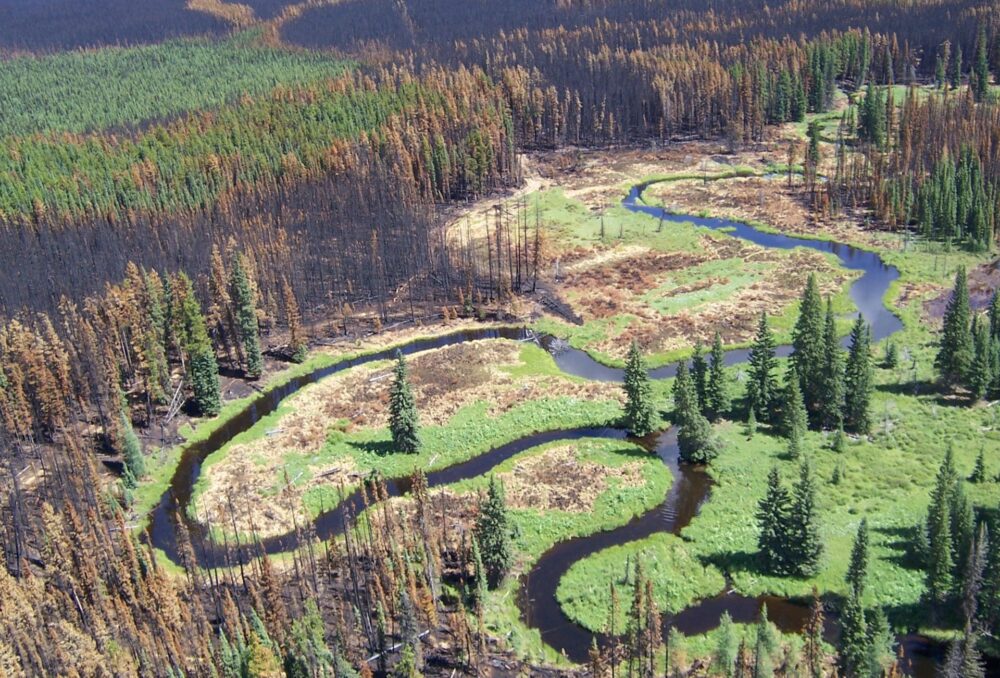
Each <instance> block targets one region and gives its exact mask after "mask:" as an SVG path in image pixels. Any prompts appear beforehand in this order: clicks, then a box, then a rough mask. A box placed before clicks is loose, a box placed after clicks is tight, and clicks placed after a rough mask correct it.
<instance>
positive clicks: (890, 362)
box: [882, 340, 899, 370]
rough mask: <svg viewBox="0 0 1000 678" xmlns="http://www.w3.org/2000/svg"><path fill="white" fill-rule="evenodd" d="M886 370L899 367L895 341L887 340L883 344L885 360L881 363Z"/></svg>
mask: <svg viewBox="0 0 1000 678" xmlns="http://www.w3.org/2000/svg"><path fill="white" fill-rule="evenodd" d="M882 364H883V365H885V368H886V369H887V370H894V369H896V368H897V367H899V349H898V348H896V342H894V341H892V340H889V341H888V342H886V344H885V360H884V361H883V363H882Z"/></svg>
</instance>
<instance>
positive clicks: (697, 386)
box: [691, 341, 708, 413]
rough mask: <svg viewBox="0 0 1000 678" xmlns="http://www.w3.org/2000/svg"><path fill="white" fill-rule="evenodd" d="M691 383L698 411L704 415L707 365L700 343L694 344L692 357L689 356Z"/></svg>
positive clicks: (706, 405) (706, 399)
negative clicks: (695, 395) (696, 398)
mask: <svg viewBox="0 0 1000 678" xmlns="http://www.w3.org/2000/svg"><path fill="white" fill-rule="evenodd" d="M691 381H692V382H693V383H694V390H695V393H696V394H697V396H698V409H699V411H701V412H702V413H704V412H705V411H706V410H707V409H708V363H707V362H706V361H705V349H704V348H703V347H702V345H701V342H700V341H699V342H698V343H697V344H695V346H694V355H692V356H691Z"/></svg>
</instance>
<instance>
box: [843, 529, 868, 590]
mask: <svg viewBox="0 0 1000 678" xmlns="http://www.w3.org/2000/svg"><path fill="white" fill-rule="evenodd" d="M867 579H868V519H867V518H862V519H861V524H860V525H858V533H857V534H856V535H855V536H854V546H853V547H851V562H850V564H849V565H848V566H847V576H846V580H847V584H848V585H849V586H850V587H851V592H852V593H853V594H854V595H856V596H857V597H858V598H861V597H862V596H863V595H864V593H865V584H866V582H867Z"/></svg>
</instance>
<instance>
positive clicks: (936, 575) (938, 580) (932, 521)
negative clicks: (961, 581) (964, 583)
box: [926, 446, 956, 604]
mask: <svg viewBox="0 0 1000 678" xmlns="http://www.w3.org/2000/svg"><path fill="white" fill-rule="evenodd" d="M955 483H956V479H955V471H954V465H953V463H952V451H951V447H950V446H949V448H948V451H947V452H946V453H945V459H944V462H943V463H942V464H941V468H940V469H939V470H938V475H937V481H936V483H935V486H934V490H933V491H932V493H931V505H930V508H929V509H928V515H927V548H928V552H927V578H926V584H927V594H928V596H929V597H930V600H931V601H932V603H934V604H939V603H943V602H944V601H945V600H947V598H948V594H949V592H950V591H951V585H952V569H953V567H954V560H953V559H952V536H951V522H952V521H951V501H952V495H953V493H954V491H955Z"/></svg>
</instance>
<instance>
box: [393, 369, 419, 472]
mask: <svg viewBox="0 0 1000 678" xmlns="http://www.w3.org/2000/svg"><path fill="white" fill-rule="evenodd" d="M389 428H390V429H391V431H392V442H393V444H394V445H395V447H396V449H397V450H399V451H400V452H406V453H408V454H416V453H417V452H419V451H420V433H419V421H418V416H417V405H416V402H415V401H414V398H413V391H412V390H411V389H410V380H409V375H408V373H407V368H406V359H405V358H404V357H403V354H402V352H400V351H396V368H395V371H394V380H393V384H392V390H391V391H390V392H389Z"/></svg>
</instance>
